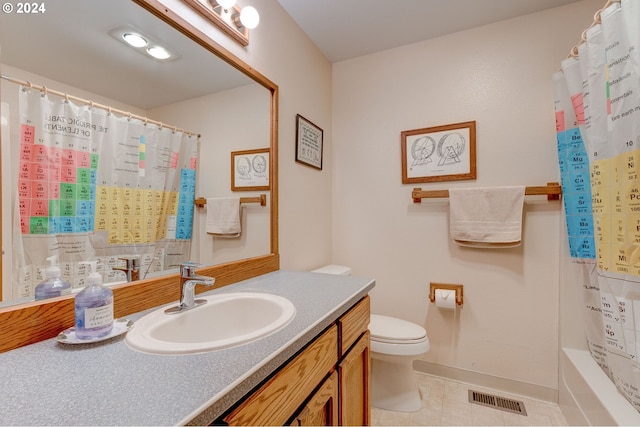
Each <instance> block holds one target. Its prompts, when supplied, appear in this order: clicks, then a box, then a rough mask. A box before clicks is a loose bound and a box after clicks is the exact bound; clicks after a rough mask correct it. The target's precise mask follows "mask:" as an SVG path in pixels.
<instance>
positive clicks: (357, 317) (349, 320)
mask: <svg viewBox="0 0 640 427" xmlns="http://www.w3.org/2000/svg"><path fill="white" fill-rule="evenodd" d="M369 319H370V300H369V295H367V296H365V297H364V298H362V299H361V300H360V302H358V303H357V304H356V305H354V306H353V307H352V308H351V310H349V311H347V312H346V313H345V314H343V315H342V316H341V317H340V319H338V327H339V334H340V335H339V336H340V349H339V350H340V356H342V355H343V354H344V353H345V352H346V351H347V350H349V347H351V345H352V344H353V343H354V342H356V340H357V339H358V338H359V337H360V335H362V333H363V332H365V331H366V330H367V329H368V328H369Z"/></svg>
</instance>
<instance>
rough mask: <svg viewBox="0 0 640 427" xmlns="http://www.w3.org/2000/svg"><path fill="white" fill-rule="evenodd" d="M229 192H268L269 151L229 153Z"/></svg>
mask: <svg viewBox="0 0 640 427" xmlns="http://www.w3.org/2000/svg"><path fill="white" fill-rule="evenodd" d="M231 190H232V191H254V190H269V149H268V148H260V149H256V150H244V151H232V152H231Z"/></svg>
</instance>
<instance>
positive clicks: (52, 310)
mask: <svg viewBox="0 0 640 427" xmlns="http://www.w3.org/2000/svg"><path fill="white" fill-rule="evenodd" d="M279 268H280V260H279V256H278V255H275V254H271V255H265V256H260V257H256V258H249V259H245V260H242V261H235V262H230V263H226V264H220V265H215V266H212V267H207V268H202V269H200V270H198V274H203V275H205V276H211V277H215V279H216V284H215V286H214V287H215V288H220V287H222V286H226V285H229V284H231V283H235V282H239V281H241V280H245V279H249V278H251V277H255V276H259V275H262V274H266V273H270V272H272V271H276V270H278V269H279ZM209 290H211V288H207V287H204V286H198V287H196V293H200V292H203V291H209ZM113 296H114V310H115V312H114V315H115V317H116V318H120V317H124V316H128V315H130V314H133V313H137V312H139V311H143V310H147V309H149V308H153V307H157V306H159V305H163V304H168V303H170V302H172V301H177V300H178V299H180V279H179V277H178V274H177V273H176V274H172V275H168V276H163V277H161V278H157V279H146V280H140V281H139V282H136V284H135V286H131V285H130V284H122V285H115V286H113ZM73 303H74V295H67V296H64V297H58V298H52V299H51V301H47V302H46V303H42V302H35V301H34V302H31V303H28V304H24V305H20V306H15V307H7V308H3V309H0V325H2V328H0V353H1V352H5V351H9V350H13V349H16V348H18V347H22V346H25V345H29V344H33V343H36V342H38V341H42V340H46V339H49V338H53V337H55V336H56V335H58V333H59V332H61V331H63V330H64V329H66V328H70V327H72V326H73V325H74V324H75V317H74V304H73Z"/></svg>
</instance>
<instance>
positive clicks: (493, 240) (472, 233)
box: [449, 186, 525, 248]
mask: <svg viewBox="0 0 640 427" xmlns="http://www.w3.org/2000/svg"><path fill="white" fill-rule="evenodd" d="M524 190H525V187H524V186H514V187H496V188H460V189H450V190H449V209H450V215H451V218H450V225H449V226H450V232H451V237H452V238H453V240H454V241H455V242H456V243H457V244H458V245H460V246H471V247H480V248H509V247H515V246H519V245H520V243H521V240H522V208H523V206H524Z"/></svg>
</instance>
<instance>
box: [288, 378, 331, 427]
mask: <svg viewBox="0 0 640 427" xmlns="http://www.w3.org/2000/svg"><path fill="white" fill-rule="evenodd" d="M291 425H294V426H337V425H338V374H337V373H336V372H335V371H333V372H332V373H331V375H330V376H329V378H327V379H326V381H325V382H324V383H322V385H321V386H320V388H319V389H318V390H317V391H316V392H315V393H314V394H313V395H312V396H311V399H310V400H309V401H308V402H307V404H306V405H305V406H304V407H303V408H302V409H301V410H300V412H299V413H298V415H297V416H296V417H295V418H294V419H293V422H292V423H291Z"/></svg>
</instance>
